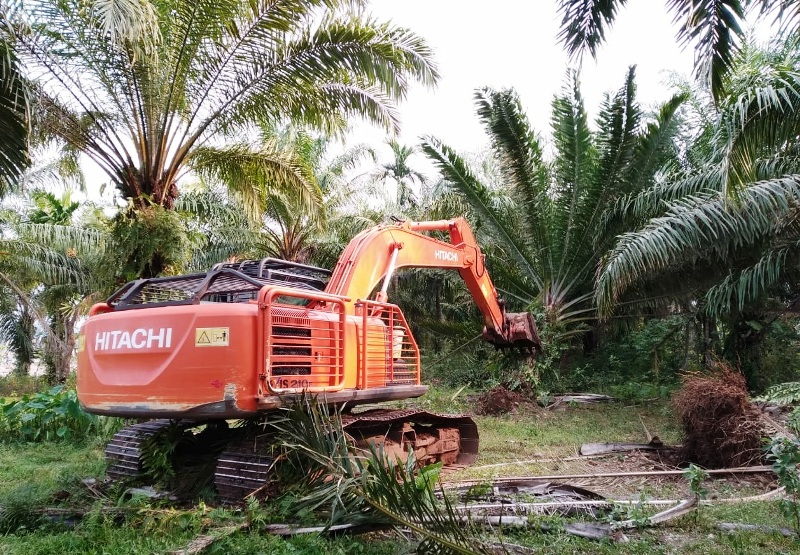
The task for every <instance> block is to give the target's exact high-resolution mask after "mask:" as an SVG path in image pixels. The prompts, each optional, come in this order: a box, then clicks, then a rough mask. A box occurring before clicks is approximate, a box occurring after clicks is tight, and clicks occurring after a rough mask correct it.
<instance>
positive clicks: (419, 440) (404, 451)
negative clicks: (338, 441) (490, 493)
mask: <svg viewBox="0 0 800 555" xmlns="http://www.w3.org/2000/svg"><path fill="white" fill-rule="evenodd" d="M342 424H343V427H344V429H345V431H346V432H347V433H348V434H350V435H351V436H352V437H353V439H354V440H355V442H356V446H357V447H360V448H364V449H368V448H371V449H375V450H378V451H381V452H383V454H384V456H387V457H390V458H393V459H399V460H401V461H406V460H407V459H408V456H409V455H410V454H411V453H412V452H413V453H414V457H415V459H416V462H417V464H418V465H419V466H425V465H428V464H433V463H437V462H441V463H442V464H443V467H444V469H448V468H452V467H464V466H467V465H470V464H472V463H473V462H475V460H476V459H477V458H478V442H479V438H478V427H477V425H476V424H475V421H474V420H472V418H470V417H469V416H464V415H453V414H436V413H433V412H428V411H422V410H387V409H377V410H372V411H366V412H363V413H356V414H344V415H342Z"/></svg>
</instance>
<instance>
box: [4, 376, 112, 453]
mask: <svg viewBox="0 0 800 555" xmlns="http://www.w3.org/2000/svg"><path fill="white" fill-rule="evenodd" d="M116 421H117V419H103V418H102V417H99V416H96V415H93V414H89V413H87V412H85V411H84V410H83V409H82V408H81V406H80V403H79V402H78V395H77V393H76V392H75V390H74V389H67V388H65V387H64V386H62V385H58V386H55V387H53V388H52V389H50V390H48V391H40V392H38V393H34V394H26V395H23V396H22V397H21V398H19V399H17V400H9V401H6V400H5V399H0V441H57V440H61V441H76V440H81V439H84V438H87V437H89V436H90V434H95V435H101V436H105V435H108V434H109V432H110V431H111V430H112V429H113V428H115V426H117V423H116Z"/></svg>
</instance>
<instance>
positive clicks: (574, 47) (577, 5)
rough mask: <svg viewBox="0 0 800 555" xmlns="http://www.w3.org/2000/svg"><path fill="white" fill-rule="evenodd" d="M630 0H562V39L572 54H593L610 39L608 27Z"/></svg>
mask: <svg viewBox="0 0 800 555" xmlns="http://www.w3.org/2000/svg"><path fill="white" fill-rule="evenodd" d="M626 2H627V0H560V2H559V7H558V11H559V12H560V13H561V29H560V31H559V33H558V38H559V40H560V41H561V42H562V43H564V46H565V47H566V48H567V52H568V53H569V55H570V56H572V57H575V56H580V55H581V54H582V53H583V52H584V51H586V50H588V51H589V53H590V54H591V55H592V57H593V58H594V57H596V56H597V50H598V49H599V48H600V45H601V44H603V42H604V41H605V38H606V30H607V29H609V28H610V27H611V25H613V23H614V20H615V19H616V17H617V12H618V11H619V9H620V8H621V7H623V6H624V5H625V4H626Z"/></svg>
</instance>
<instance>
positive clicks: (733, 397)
mask: <svg viewBox="0 0 800 555" xmlns="http://www.w3.org/2000/svg"><path fill="white" fill-rule="evenodd" d="M682 382H683V386H682V387H681V389H679V390H678V391H677V392H676V393H675V395H674V396H673V398H672V402H673V405H674V407H675V409H676V412H677V415H678V417H679V418H680V421H681V425H682V427H683V432H684V441H683V453H682V455H683V457H684V459H685V460H686V461H687V462H693V463H696V464H699V465H701V466H704V467H705V468H729V467H736V466H746V465H749V464H755V463H757V462H759V461H760V459H761V457H762V450H761V447H762V441H761V438H762V437H764V435H765V431H764V423H763V421H762V418H761V412H760V411H759V410H758V409H757V408H756V407H754V406H753V405H752V404H751V403H750V397H749V395H748V393H747V384H746V383H745V379H744V376H743V375H742V374H741V372H738V371H736V370H734V369H732V368H730V366H728V365H726V364H724V363H717V364H716V365H715V368H714V371H713V372H712V373H709V374H701V373H691V374H685V375H684V376H683V379H682Z"/></svg>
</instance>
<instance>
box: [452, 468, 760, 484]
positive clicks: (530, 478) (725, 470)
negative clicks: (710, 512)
mask: <svg viewBox="0 0 800 555" xmlns="http://www.w3.org/2000/svg"><path fill="white" fill-rule="evenodd" d="M684 472H685V470H648V471H638V472H600V473H596V474H551V475H542V476H516V477H511V478H504V479H502V480H497V481H495V482H492V483H491V485H497V484H501V483H507V482H515V483H517V482H521V481H531V482H533V481H537V480H539V481H547V480H583V479H591V478H623V477H628V476H631V477H632V476H682V475H683V474H684ZM706 472H708V473H709V474H711V475H715V474H758V473H768V472H772V467H771V466H763V465H762V466H739V467H734V468H717V469H712V470H707V471H706ZM445 485H459V486H464V485H487V483H486V482H485V481H480V480H461V481H458V482H450V483H449V484H445Z"/></svg>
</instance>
